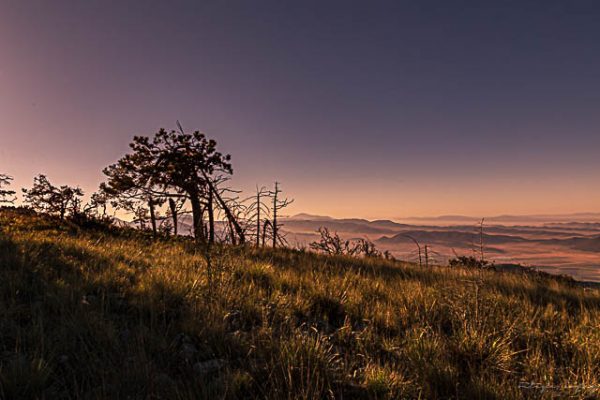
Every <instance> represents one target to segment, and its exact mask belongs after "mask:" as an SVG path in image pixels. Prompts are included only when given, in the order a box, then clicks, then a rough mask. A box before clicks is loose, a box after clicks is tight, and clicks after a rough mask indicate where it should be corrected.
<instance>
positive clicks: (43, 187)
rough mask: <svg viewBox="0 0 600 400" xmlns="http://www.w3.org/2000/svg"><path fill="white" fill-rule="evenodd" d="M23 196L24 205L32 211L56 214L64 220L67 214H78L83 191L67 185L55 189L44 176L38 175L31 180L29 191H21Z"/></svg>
mask: <svg viewBox="0 0 600 400" xmlns="http://www.w3.org/2000/svg"><path fill="white" fill-rule="evenodd" d="M23 194H24V196H25V198H24V200H25V203H26V204H29V206H30V207H31V208H33V209H34V210H36V211H39V212H46V213H49V214H56V215H59V216H60V219H64V218H65V216H66V215H67V214H70V215H75V214H77V213H78V212H79V210H80V206H81V197H82V196H83V190H81V189H80V188H79V187H71V186H67V185H63V186H60V187H56V186H54V185H52V184H51V183H50V181H49V180H48V178H47V177H46V176H45V175H42V174H40V175H38V176H36V177H35V178H34V179H33V187H32V188H31V189H23Z"/></svg>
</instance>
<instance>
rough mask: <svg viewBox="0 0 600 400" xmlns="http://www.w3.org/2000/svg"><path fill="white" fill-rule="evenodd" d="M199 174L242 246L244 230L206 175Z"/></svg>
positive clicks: (244, 240) (244, 238) (203, 173)
mask: <svg viewBox="0 0 600 400" xmlns="http://www.w3.org/2000/svg"><path fill="white" fill-rule="evenodd" d="M200 172H201V173H202V176H203V177H204V179H205V181H206V183H207V184H208V189H209V190H210V191H211V192H212V193H213V194H214V196H215V198H216V199H217V203H218V204H219V206H221V208H222V209H223V211H224V212H225V215H226V216H227V219H228V220H229V222H231V223H232V224H233V227H234V228H235V231H236V233H237V235H238V237H239V238H240V244H244V243H245V242H246V237H245V235H244V230H243V229H242V227H241V226H240V224H239V223H238V221H237V219H236V218H235V216H234V215H233V213H232V212H231V210H230V209H229V207H228V206H227V204H226V203H225V201H224V200H223V199H222V198H221V196H220V195H219V192H217V189H215V186H214V185H213V183H212V181H211V180H210V178H209V177H208V175H206V173H205V172H204V171H200Z"/></svg>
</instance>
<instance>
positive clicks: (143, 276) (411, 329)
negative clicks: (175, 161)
mask: <svg viewBox="0 0 600 400" xmlns="http://www.w3.org/2000/svg"><path fill="white" fill-rule="evenodd" d="M0 232H1V233H0V315H1V324H0V396H2V397H3V398H6V399H16V398H19V399H27V398H32V399H33V398H45V399H55V398H66V399H96V398H110V399H119V398H120V399H161V398H163V399H196V398H206V399H213V398H231V399H235V398H260V399H263V398H267V399H327V398H336V399H337V398H339V399H342V398H344V399H355V398H364V399H385V398H393V399H397V398H423V399H434V398H444V399H445V398H469V399H470V398H481V399H489V398H502V399H504V398H551V397H552V396H555V395H558V396H561V397H565V396H567V395H573V396H575V397H582V396H583V395H584V394H582V393H581V391H580V392H574V389H571V391H566V389H565V390H563V391H562V392H550V391H546V392H543V391H540V390H538V389H523V388H519V383H520V382H534V383H539V384H546V385H552V386H562V387H567V386H574V385H587V386H594V385H598V384H600V382H599V381H600V293H599V292H598V291H597V290H595V289H585V290H584V289H583V288H582V287H578V286H575V285H571V284H569V283H568V282H561V281H559V280H556V279H552V278H548V277H544V276H536V275H527V274H525V275H515V274H510V273H496V272H492V271H469V270H463V269H455V270H451V269H448V268H445V267H435V268H432V269H430V270H422V269H419V268H418V267H415V266H414V265H410V264H403V263H399V262H395V263H394V262H388V261H383V260H367V259H350V258H344V257H324V256H318V255H315V254H312V253H308V252H299V251H291V250H277V251H272V250H259V251H257V250H251V249H246V250H243V249H234V248H216V249H215V250H214V254H213V257H212V258H213V271H212V274H211V280H210V282H211V283H212V285H211V286H212V287H211V288H210V289H211V290H209V285H208V283H209V280H208V279H207V277H208V274H207V271H206V267H205V262H204V258H203V257H202V256H201V255H200V254H196V252H195V250H194V248H193V246H192V245H191V244H190V243H189V242H186V241H184V240H179V241H175V240H158V241H152V240H150V239H149V238H147V237H145V236H144V235H142V234H139V233H134V232H125V231H117V230H115V231H112V232H111V231H106V230H98V229H96V230H92V229H83V228H80V227H77V226H75V225H69V224H62V225H61V224H59V223H58V222H57V221H56V220H54V219H50V218H46V217H40V216H35V215H26V214H24V213H18V212H14V211H2V212H0ZM586 395H590V396H591V397H593V396H594V393H593V391H592V390H591V389H590V390H588V392H586Z"/></svg>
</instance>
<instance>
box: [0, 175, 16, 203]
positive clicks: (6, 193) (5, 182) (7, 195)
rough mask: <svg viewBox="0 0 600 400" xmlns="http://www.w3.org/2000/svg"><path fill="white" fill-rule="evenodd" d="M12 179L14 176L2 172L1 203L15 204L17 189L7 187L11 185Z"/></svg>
mask: <svg viewBox="0 0 600 400" xmlns="http://www.w3.org/2000/svg"><path fill="white" fill-rule="evenodd" d="M12 180H13V177H12V176H9V175H6V174H0V205H1V204H13V203H14V201H15V199H16V197H15V191H14V190H9V189H6V188H7V187H8V186H10V183H11V182H12Z"/></svg>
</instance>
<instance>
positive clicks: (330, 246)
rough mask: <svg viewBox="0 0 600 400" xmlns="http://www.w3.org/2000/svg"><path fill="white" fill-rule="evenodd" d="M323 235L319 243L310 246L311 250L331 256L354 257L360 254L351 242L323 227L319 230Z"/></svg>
mask: <svg viewBox="0 0 600 400" xmlns="http://www.w3.org/2000/svg"><path fill="white" fill-rule="evenodd" d="M318 232H319V234H320V235H321V237H320V239H319V240H318V241H315V242H312V243H310V244H309V246H310V248H311V249H313V250H315V251H320V252H322V253H325V254H329V255H348V256H353V255H355V254H357V253H358V251H359V247H358V246H357V245H356V244H355V243H352V242H351V241H350V240H343V239H342V238H340V236H339V235H338V234H337V232H336V233H333V234H332V233H331V232H329V229H328V228H326V227H324V226H322V227H320V228H319V230H318Z"/></svg>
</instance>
